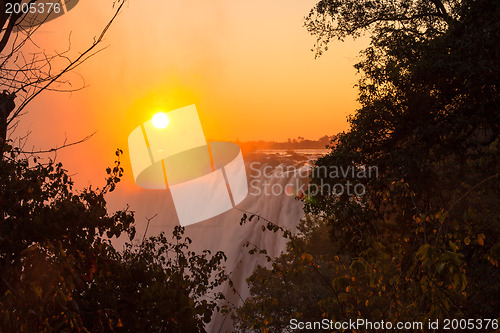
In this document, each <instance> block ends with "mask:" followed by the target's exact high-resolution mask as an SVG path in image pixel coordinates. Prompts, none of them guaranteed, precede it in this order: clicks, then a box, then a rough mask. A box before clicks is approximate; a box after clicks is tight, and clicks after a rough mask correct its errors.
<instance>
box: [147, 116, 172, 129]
mask: <svg viewBox="0 0 500 333" xmlns="http://www.w3.org/2000/svg"><path fill="white" fill-rule="evenodd" d="M151 120H152V122H153V126H154V127H156V128H158V129H162V128H165V127H167V126H168V123H169V122H170V120H169V119H168V116H167V115H166V114H165V113H164V112H158V113H155V115H154V116H153V119H151Z"/></svg>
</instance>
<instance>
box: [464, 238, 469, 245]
mask: <svg viewBox="0 0 500 333" xmlns="http://www.w3.org/2000/svg"><path fill="white" fill-rule="evenodd" d="M464 244H465V245H469V244H470V238H469V237H468V236H467V237H465V239H464Z"/></svg>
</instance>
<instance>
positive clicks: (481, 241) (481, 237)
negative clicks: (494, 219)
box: [477, 234, 486, 246]
mask: <svg viewBox="0 0 500 333" xmlns="http://www.w3.org/2000/svg"><path fill="white" fill-rule="evenodd" d="M485 238H486V236H485V235H484V234H479V235H477V243H478V244H479V245H481V246H483V245H484V239H485Z"/></svg>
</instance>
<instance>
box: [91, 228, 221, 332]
mask: <svg viewBox="0 0 500 333" xmlns="http://www.w3.org/2000/svg"><path fill="white" fill-rule="evenodd" d="M183 233H184V228H182V227H175V228H174V231H173V235H172V238H173V240H174V241H173V242H170V241H169V240H168V239H167V238H166V237H165V235H164V234H163V233H161V234H160V235H159V236H155V237H151V238H149V239H147V240H146V241H145V242H143V243H142V244H140V245H132V244H131V243H128V244H126V248H125V250H124V251H123V252H115V253H114V254H113V256H111V258H110V259H109V260H108V262H107V264H106V270H105V271H101V274H99V275H98V276H96V277H95V279H94V280H93V281H92V283H91V284H90V286H89V288H88V289H86V290H85V291H84V293H83V295H82V296H81V308H82V310H84V312H86V313H89V314H90V313H92V311H93V309H95V308H104V309H108V310H106V311H104V312H101V314H100V315H101V316H107V317H108V318H110V319H111V320H112V321H114V322H118V320H120V324H121V325H123V327H124V328H126V331H134V332H140V331H148V332H181V331H189V332H202V331H204V324H205V323H208V322H210V319H211V317H212V313H213V311H214V310H215V309H216V308H217V309H218V304H217V302H218V301H219V300H222V299H223V295H222V294H221V293H220V292H214V289H215V288H217V287H218V286H220V284H221V283H222V282H224V281H225V280H226V279H227V276H226V274H225V273H224V271H223V269H222V266H221V264H222V262H223V261H225V260H226V257H225V255H224V254H223V253H222V252H217V253H216V254H214V255H213V256H212V255H211V253H210V251H208V250H205V251H203V253H202V254H196V253H194V252H192V251H189V250H188V247H189V244H190V243H191V240H190V239H189V238H188V237H183ZM103 295H106V296H105V297H103ZM84 317H85V318H84V322H85V323H87V324H88V325H89V326H91V325H92V321H93V320H94V319H95V318H93V316H84ZM103 329H104V327H102V326H99V327H94V330H103ZM118 331H120V330H118Z"/></svg>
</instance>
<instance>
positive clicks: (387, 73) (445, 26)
mask: <svg viewBox="0 0 500 333" xmlns="http://www.w3.org/2000/svg"><path fill="white" fill-rule="evenodd" d="M306 27H307V28H308V29H309V31H310V32H311V33H312V34H314V35H315V36H317V40H318V43H317V44H316V51H317V55H321V53H322V52H324V51H325V50H326V48H327V45H328V43H329V42H330V40H331V39H334V38H338V39H343V38H345V37H347V36H355V37H356V36H359V35H360V34H362V33H367V34H369V36H370V39H371V43H370V46H369V47H368V48H367V49H365V50H364V51H363V52H362V59H361V61H360V62H359V63H358V64H356V65H355V66H356V68H357V69H358V71H359V73H360V75H361V78H360V80H359V83H358V88H359V102H360V105H361V106H360V108H359V109H358V110H357V111H356V112H355V113H354V115H352V116H351V117H350V118H349V123H350V129H349V130H348V131H346V132H344V133H341V134H339V135H338V136H337V137H336V139H335V141H334V142H332V144H331V152H330V153H329V154H327V155H326V156H324V157H322V158H320V159H319V160H317V161H316V163H315V168H316V169H315V170H329V168H332V167H336V168H344V169H347V168H349V167H350V168H353V170H355V172H353V173H350V172H349V173H347V174H346V175H345V176H346V177H331V176H330V175H331V174H329V173H325V172H314V170H313V172H312V173H311V183H310V187H311V188H315V189H316V188H320V189H323V191H318V193H314V191H311V192H309V193H310V195H309V196H306V197H305V199H304V200H305V210H306V212H307V213H309V214H312V215H313V219H319V220H321V221H326V222H325V223H326V225H327V226H328V230H329V233H330V238H331V243H330V244H328V243H321V244H323V245H322V246H323V248H322V249H321V251H319V253H318V251H317V249H316V250H315V251H313V250H312V249H311V248H310V247H311V246H312V244H311V245H309V246H302V247H301V248H300V250H299V249H298V248H297V247H296V246H294V244H296V243H294V242H292V241H291V242H290V246H291V247H292V248H291V249H289V251H288V253H287V254H285V255H283V256H282V257H280V258H278V259H277V261H276V263H275V264H276V265H278V267H284V270H285V271H286V272H288V273H287V274H292V277H289V278H290V279H292V280H291V281H298V282H296V283H288V282H287V280H286V276H289V275H286V274H284V273H283V269H282V270H280V269H276V268H275V269H273V270H267V269H259V270H257V271H255V272H254V274H253V275H252V277H251V278H250V280H249V281H250V283H251V285H252V286H253V290H252V292H253V296H252V297H251V298H250V299H249V300H248V301H247V302H246V303H245V305H244V306H243V307H242V309H241V313H242V314H246V315H247V317H246V318H248V319H241V321H240V325H241V326H242V327H247V328H248V327H252V326H254V327H259V325H260V327H268V328H269V329H270V330H271V328H273V329H274V331H276V332H277V331H279V329H278V328H277V327H275V326H272V325H275V324H269V323H270V322H272V323H282V324H283V322H285V321H287V320H289V318H292V317H294V318H301V319H303V320H314V319H317V318H329V319H332V320H335V321H339V320H345V319H349V318H357V317H362V318H367V319H373V320H380V319H382V318H383V319H384V320H390V321H398V320H419V321H425V320H430V319H436V318H441V319H442V318H480V317H481V318H496V319H497V318H498V317H499V315H500V303H499V302H498V300H499V299H500V285H499V283H498V281H499V280H498V278H499V276H500V270H499V266H498V263H499V260H500V240H499V235H500V210H499V207H500V186H499V184H500V160H499V159H500V151H499V143H500V142H499V141H500V139H499V136H500V127H499V126H500V113H499V110H500V107H499V106H500V105H499V92H498V87H499V80H500V75H499V74H500V73H499V71H500V43H499V42H500V3H499V2H498V1H494V0H474V1H471V0H465V1H440V0H432V1H405V0H402V1H393V2H384V1H361V2H360V1H350V0H340V1H333V0H325V1H319V2H318V4H317V5H316V6H315V7H314V8H313V9H312V11H311V13H310V15H309V16H308V17H307V18H306ZM370 167H374V168H376V170H377V173H376V174H372V175H371V176H367V174H366V171H367V169H368V168H370ZM348 182H350V183H351V184H359V186H362V188H363V189H364V191H362V193H359V195H356V194H354V195H353V194H348V193H347V192H344V193H340V192H335V191H332V189H333V188H335V186H337V188H342V186H344V187H345V186H347V183H348ZM320 225H321V228H325V227H324V226H322V224H320ZM318 228H320V227H319V226H318ZM314 235H315V233H314V232H313V231H311V232H309V233H307V234H306V235H305V236H304V237H306V239H309V240H310V241H311V242H312V240H313V239H314V238H313V237H315V236H314ZM304 253H305V254H304ZM308 254H310V255H311V256H309V255H308ZM304 258H305V259H304ZM308 258H309V260H306V259H308ZM311 265H312V266H314V267H316V268H315V269H312V268H311ZM304 270H306V271H307V270H309V271H310V273H308V274H305V273H304ZM318 272H321V275H318ZM306 275H307V276H309V280H307V279H306V278H305V276H306ZM321 276H325V277H326V279H323V278H321V279H320V277H321ZM271 277H272V278H271ZM263 278H265V279H274V280H273V281H275V282H274V283H275V284H276V287H275V288H274V291H273V292H272V293H271V292H269V291H268V289H266V288H265V286H264V285H262V284H259V282H258V281H260V279H263ZM297 279H299V280H297ZM310 281H317V283H318V285H319V284H321V283H323V287H322V288H324V290H325V293H324V294H323V295H316V294H314V293H311V295H312V297H313V298H314V299H313V300H308V301H307V304H315V305H314V306H312V307H309V306H306V307H303V308H302V307H300V306H299V308H302V311H299V313H293V312H291V311H292V309H290V308H287V306H288V304H289V303H288V302H286V299H285V300H284V299H280V298H279V297H276V296H275V295H276V294H280V293H281V294H280V295H286V294H290V295H293V294H294V293H298V292H300V290H302V289H304V290H310V288H311V287H310V286H309V284H310ZM321 281H323V282H321ZM278 286H280V287H278ZM330 286H332V287H333V289H332V288H329V287H330ZM280 288H281V289H280ZM317 288H318V289H320V287H317ZM273 299H278V302H275V303H273V301H272V300H273ZM278 308H279V309H280V310H278ZM306 308H307V309H306ZM314 308H316V309H317V310H316V311H314V313H310V309H314ZM280 311H281V312H280ZM249 312H250V313H251V314H249ZM266 323H267V324H269V325H266Z"/></svg>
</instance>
